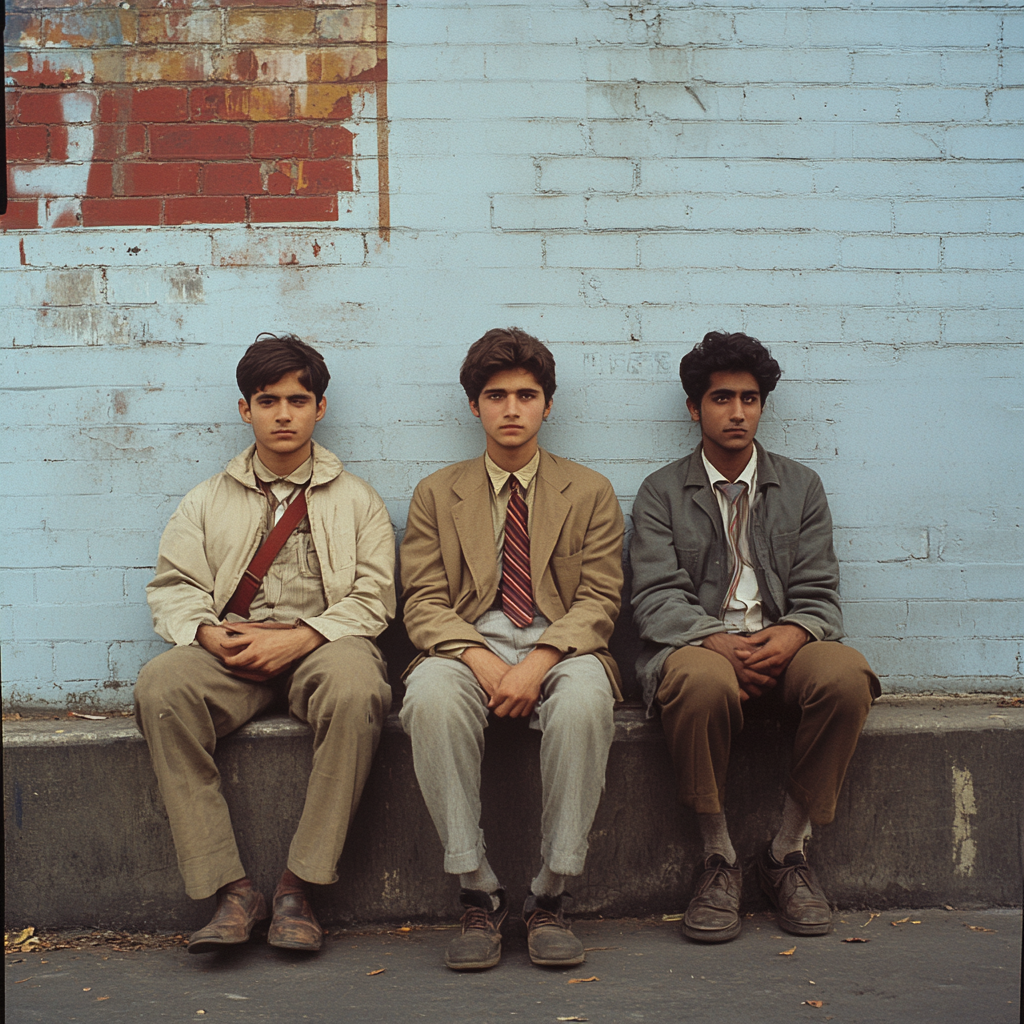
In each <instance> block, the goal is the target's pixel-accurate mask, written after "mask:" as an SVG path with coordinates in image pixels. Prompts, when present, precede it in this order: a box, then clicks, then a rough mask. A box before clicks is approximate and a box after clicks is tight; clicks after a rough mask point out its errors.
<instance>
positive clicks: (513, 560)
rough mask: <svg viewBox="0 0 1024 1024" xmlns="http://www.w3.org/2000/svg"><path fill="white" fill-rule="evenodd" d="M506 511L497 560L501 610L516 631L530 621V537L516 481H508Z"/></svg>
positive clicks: (524, 505) (531, 592) (531, 616)
mask: <svg viewBox="0 0 1024 1024" xmlns="http://www.w3.org/2000/svg"><path fill="white" fill-rule="evenodd" d="M508 485H509V496H508V511H507V512H506V514H505V548H504V551H503V553H502V559H501V610H502V611H503V612H504V613H505V614H506V615H507V616H508V617H509V619H511V620H512V624H513V625H515V626H518V627H519V628H520V629H522V628H524V627H525V626H529V625H530V623H531V622H533V588H532V587H531V585H530V535H529V534H528V533H527V532H526V502H525V501H524V500H523V495H522V491H521V490H520V488H519V481H518V480H517V479H516V478H515V477H514V476H510V477H509V478H508Z"/></svg>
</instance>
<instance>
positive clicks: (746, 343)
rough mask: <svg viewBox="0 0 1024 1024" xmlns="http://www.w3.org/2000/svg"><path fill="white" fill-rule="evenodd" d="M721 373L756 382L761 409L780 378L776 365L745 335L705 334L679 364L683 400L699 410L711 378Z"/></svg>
mask: <svg viewBox="0 0 1024 1024" xmlns="http://www.w3.org/2000/svg"><path fill="white" fill-rule="evenodd" d="M722 370H731V371H737V370H739V371H745V372H747V373H752V374H753V375H754V377H755V378H756V379H757V386H758V388H759V390H760V392H761V404H762V405H764V403H765V399H766V398H767V397H768V396H769V395H770V394H771V393H772V392H773V391H774V390H775V385H776V384H778V383H779V378H780V377H781V376H782V370H781V369H780V368H779V364H778V363H777V362H776V361H775V360H774V359H772V354H771V352H769V351H768V349H766V348H765V347H764V345H762V344H761V342H759V341H758V340H757V338H752V337H750V335H749V334H738V333H737V334H725V333H723V332H722V331H708V333H707V334H705V335H704V340H703V341H702V342H701V343H700V344H699V345H694V346H693V348H692V349H691V350H690V351H689V352H687V353H686V355H685V356H683V358H682V359H681V360H680V361H679V379H680V380H681V381H682V382H683V390H684V391H685V392H686V397H687V398H689V399H690V401H691V402H693V404H694V405H698V406H699V405H700V403H701V400H702V399H703V398H704V395H705V394H707V390H708V388H709V387H711V374H713V373H718V372H720V371H722Z"/></svg>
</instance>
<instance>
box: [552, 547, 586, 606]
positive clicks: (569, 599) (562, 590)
mask: <svg viewBox="0 0 1024 1024" xmlns="http://www.w3.org/2000/svg"><path fill="white" fill-rule="evenodd" d="M582 569H583V552H582V551H577V552H576V554H575V555H562V556H561V557H556V558H552V559H551V575H552V576H554V578H555V587H556V588H557V590H558V596H559V597H560V598H561V599H562V604H563V606H564V607H565V610H566V611H568V610H569V606H570V605H571V604H572V603H573V601H574V600H575V599H576V591H577V590H579V588H580V576H581V574H582Z"/></svg>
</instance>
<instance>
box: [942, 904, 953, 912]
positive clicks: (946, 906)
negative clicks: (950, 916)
mask: <svg viewBox="0 0 1024 1024" xmlns="http://www.w3.org/2000/svg"><path fill="white" fill-rule="evenodd" d="M942 909H943V910H952V909H953V908H952V907H951V906H950V905H949V904H948V903H943V904H942Z"/></svg>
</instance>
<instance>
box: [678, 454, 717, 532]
mask: <svg viewBox="0 0 1024 1024" xmlns="http://www.w3.org/2000/svg"><path fill="white" fill-rule="evenodd" d="M683 488H684V493H685V491H689V493H690V495H691V497H692V498H693V501H694V503H695V504H697V505H699V506H700V507H701V508H702V509H703V510H704V511H705V512H706V513H707V515H708V518H709V519H710V520H711V525H712V528H713V529H714V531H715V536H716V537H717V538H718V539H719V540H724V538H725V534H724V533H723V532H722V513H721V510H720V509H719V507H718V499H717V498H716V497H715V494H714V491H712V489H711V481H710V480H709V479H708V474H707V472H706V471H705V469H704V460H703V459H702V458H701V455H700V445H698V446H697V450H696V451H695V452H694V453H693V455H692V456H690V462H689V465H688V468H687V472H686V480H685V481H684V483H683Z"/></svg>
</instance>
